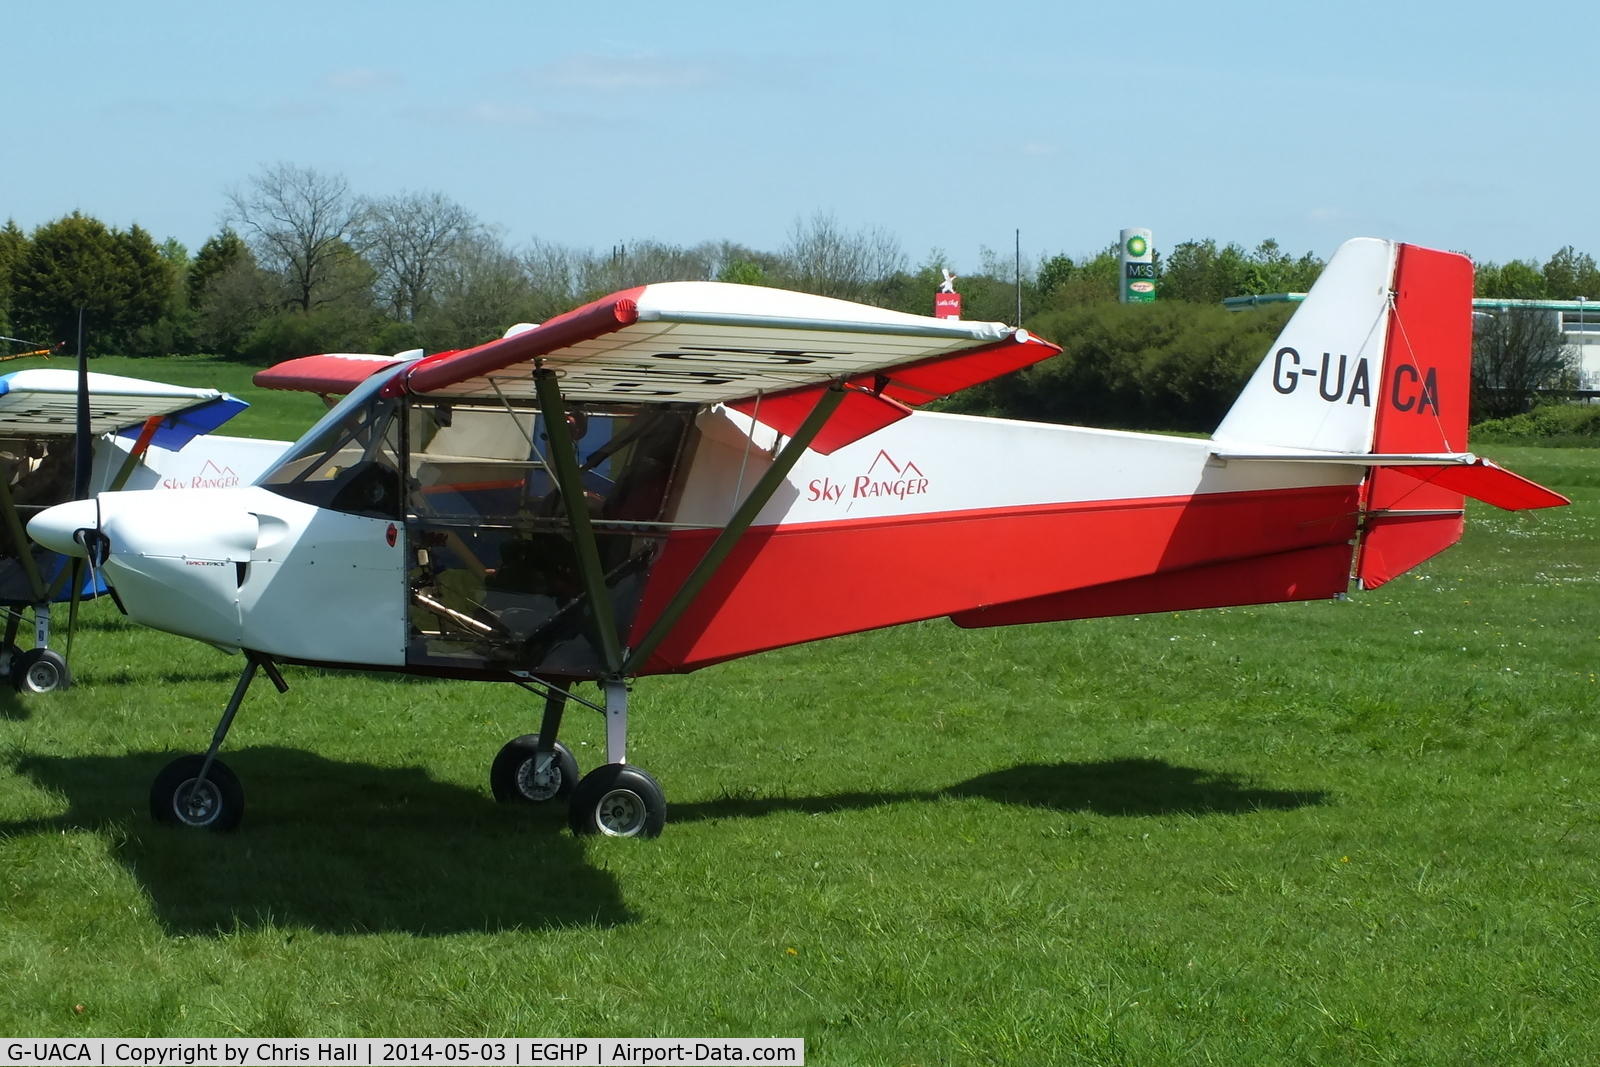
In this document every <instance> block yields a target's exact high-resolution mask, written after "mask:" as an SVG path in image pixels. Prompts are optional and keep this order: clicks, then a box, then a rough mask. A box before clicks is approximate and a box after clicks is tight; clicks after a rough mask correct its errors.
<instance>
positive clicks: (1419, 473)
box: [1390, 459, 1572, 511]
mask: <svg viewBox="0 0 1600 1067" xmlns="http://www.w3.org/2000/svg"><path fill="white" fill-rule="evenodd" d="M1390 469H1392V470H1396V471H1400V472H1401V473H1403V474H1407V475H1410V476H1411V477H1413V478H1416V479H1417V480H1419V481H1422V482H1426V483H1427V484H1429V485H1437V486H1439V487H1440V488H1441V489H1451V490H1454V491H1455V492H1457V493H1463V494H1465V495H1466V496H1470V497H1471V498H1472V499H1474V500H1481V501H1483V502H1484V503H1485V504H1493V505H1494V506H1495V507H1497V508H1504V509H1505V510H1507V511H1526V510H1528V509H1531V508H1559V507H1562V506H1563V505H1566V504H1570V503H1572V501H1570V500H1568V499H1567V498H1566V497H1564V496H1562V495H1561V494H1560V493H1557V492H1555V491H1553V490H1550V489H1546V488H1545V487H1544V486H1542V485H1540V484H1539V483H1537V482H1531V481H1529V480H1528V479H1526V478H1524V477H1523V476H1522V475H1520V474H1513V473H1512V472H1511V471H1508V470H1506V469H1505V468H1504V467H1501V466H1497V465H1496V464H1493V463H1490V462H1489V461H1488V460H1486V459H1479V460H1478V461H1477V462H1475V463H1472V464H1470V465H1467V466H1450V467H1422V466H1395V467H1392V468H1390Z"/></svg>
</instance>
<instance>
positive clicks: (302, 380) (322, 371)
mask: <svg viewBox="0 0 1600 1067" xmlns="http://www.w3.org/2000/svg"><path fill="white" fill-rule="evenodd" d="M393 366H394V364H393V363H392V362H390V361H388V360H385V359H380V358H374V359H351V358H350V357H348V356H301V357H300V358H299V359H290V360H285V361H284V362H282V363H279V364H277V365H275V366H272V367H268V368H267V369H266V370H263V371H257V372H256V373H255V376H254V377H253V378H251V379H250V380H251V381H252V382H254V383H255V384H256V385H258V386H260V387H261V388H263V389H293V390H297V391H300V392H306V393H323V394H339V393H348V392H349V391H350V390H352V389H354V388H355V387H356V386H358V385H360V384H361V383H362V382H364V381H366V380H367V379H368V378H370V377H372V375H374V374H376V373H378V372H379V371H381V370H383V369H384V368H386V367H389V368H392V367H393Z"/></svg>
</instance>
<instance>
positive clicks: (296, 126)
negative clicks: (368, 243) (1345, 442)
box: [0, 0, 1600, 269]
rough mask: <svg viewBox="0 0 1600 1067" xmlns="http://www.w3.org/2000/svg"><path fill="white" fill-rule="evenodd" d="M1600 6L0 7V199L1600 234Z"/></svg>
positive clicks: (148, 219) (1270, 230)
mask: <svg viewBox="0 0 1600 1067" xmlns="http://www.w3.org/2000/svg"><path fill="white" fill-rule="evenodd" d="M1597 29H1600V5H1597V4H1593V3H1587V4H1579V3H1539V2H1537V0H1535V2H1528V0H1524V2H1522V3H1519V4H1515V5H1512V4H1497V5H1489V4H1483V3H1475V2H1470V0H1460V2H1455V3H1408V2H1404V0H1395V2H1389V3H1367V2H1360V0H1357V2H1346V3H1292V4H1285V3H1274V4H1267V3H1259V4H1196V3H1192V2H1191V3H1167V2H1164V0H1144V2H1140V3H1125V4H1109V3H1104V2H1101V3H1093V4H1077V3H1068V2H1055V3H1049V2H1042V3H1006V2H996V0H989V2H984V3H980V4H970V5H964V6H954V5H944V6H936V5H932V4H927V3H916V4H912V3H903V4H902V3H871V2H867V0H856V2H854V3H833V2H828V0H813V2H808V3H806V4H803V5H801V4H786V3H775V2H767V3H751V2H749V0H745V2H740V3H728V4H721V3H701V4H688V3H680V4H662V3H653V4H647V3H602V2H588V3H583V4H578V3H570V2H569V3H563V4H540V3H490V2H478V3H474V2H471V0H456V2H452V3H449V4H443V3H433V4H422V3H411V2H403V0H389V2H385V3H381V4H378V3H360V2H354V0H350V2H341V3H327V2H325V0H324V2H318V3H299V2H289V0H280V2H275V3H271V4H260V3H244V2H240V3H227V4H217V3H205V4H199V3H195V4H185V3H163V2H160V0H144V2H141V3H139V4H112V3H77V2H66V0H52V2H51V3H48V4H42V3H34V4H25V3H21V2H19V0H7V2H4V3H0V42H4V43H5V45H6V51H7V53H8V59H9V60H10V62H8V64H7V68H8V73H7V77H6V79H5V80H4V83H3V84H0V150H3V151H4V153H5V156H6V162H5V166H4V168H3V170H0V216H10V217H12V218H14V219H15V220H16V221H17V222H18V223H19V224H20V225H22V226H23V227H24V228H26V229H32V228H33V227H34V226H37V225H39V224H40V223H43V222H46V221H49V220H51V219H53V218H57V217H59V216H61V215H63V214H66V213H68V212H70V211H74V210H77V211H82V212H85V213H87V214H91V215H95V216H97V217H99V218H101V219H104V220H105V221H106V222H108V223H111V224H113V225H116V226H119V227H125V226H127V225H130V224H133V223H138V224H139V225H142V226H144V227H145V228H146V229H148V230H150V231H151V232H152V233H153V234H154V235H155V237H156V239H157V240H161V239H163V238H166V237H169V236H170V237H176V238H177V239H178V240H180V241H182V242H184V243H185V244H186V245H188V246H189V248H190V249H191V250H193V249H196V248H198V246H199V245H200V243H201V242H203V241H204V240H205V239H206V237H207V236H208V235H210V234H212V233H214V232H216V230H217V229H218V228H219V225H220V223H221V219H222V216H223V212H224V209H225V207H226V194H227V192H228V190H230V189H233V188H238V187H240V186H242V184H243V183H244V182H245V181H246V180H247V179H248V178H249V176H250V175H251V174H252V173H254V172H256V171H257V170H259V169H260V168H261V167H263V166H266V165H271V164H274V163H278V162H289V163H294V164H297V165H300V166H309V167H313V168H316V169H318V170H323V171H329V172H337V173H341V174H343V175H345V176H346V177H347V178H348V179H349V181H350V183H351V186H352V188H353V189H354V190H355V191H357V192H359V193H363V194H368V195H374V196H377V195H385V194H390V193H397V192H401V191H421V190H437V191H440V192H442V193H444V194H446V195H447V196H449V197H451V198H453V199H455V200H457V201H459V202H460V203H461V204H463V205H464V206H465V207H467V208H468V209H470V210H471V211H472V212H474V213H475V214H476V215H477V216H478V217H479V218H480V219H482V220H483V221H484V222H486V223H489V224H491V225H494V226H496V227H498V228H499V229H500V230H501V232H502V233H503V235H504V237H505V238H506V240H507V241H508V242H510V243H511V244H513V245H519V246H520V245H525V244H526V243H527V242H529V241H530V240H532V239H533V238H535V237H537V238H540V239H543V240H547V241H556V242H561V243H564V244H571V245H578V246H583V247H593V248H601V249H609V248H610V247H611V246H612V245H614V244H616V243H618V242H627V241H633V240H639V239H643V238H650V239H655V240H661V241H668V242H673V243H679V244H691V243H695V242H698V241H702V240H722V239H726V240H732V241H737V242H740V243H743V244H747V245H750V246H753V247H756V248H765V249H776V248H778V247H780V246H781V245H782V244H783V243H784V241H785V239H786V236H787V234H788V233H789V232H790V230H791V229H792V228H793V227H794V225H795V223H796V220H797V219H799V218H801V217H809V216H811V215H813V214H815V213H817V212H824V213H831V214H833V215H834V216H835V217H836V218H837V220H838V221H839V222H840V223H841V224H843V225H845V226H846V227H848V228H851V229H855V228H864V227H881V228H882V229H884V230H887V231H889V232H890V233H893V234H894V235H896V236H897V237H898V238H899V240H900V241H901V243H902V245H903V247H904V248H905V250H906V252H907V254H908V256H909V258H910V260H911V261H912V262H913V263H921V262H924V261H927V260H928V259H929V258H930V257H931V256H933V255H934V253H935V252H936V251H937V252H938V253H940V255H939V256H938V258H939V259H940V260H941V261H942V262H944V263H949V264H952V265H954V266H956V267H958V268H961V269H970V268H972V267H973V266H975V265H976V264H977V263H978V261H979V258H980V255H981V251H980V250H981V249H983V248H985V247H987V248H990V249H994V250H996V251H997V252H1001V253H1003V254H1007V255H1009V253H1010V250H1011V247H1012V241H1013V234H1014V231H1015V230H1017V229H1019V228H1020V229H1021V231H1022V246H1023V250H1024V254H1025V255H1027V256H1029V257H1030V258H1031V259H1037V258H1038V257H1040V256H1042V255H1050V254H1054V253H1056V252H1067V253H1070V254H1074V255H1079V254H1083V253H1086V252H1090V251H1094V250H1097V249H1099V248H1103V247H1105V246H1106V245H1108V244H1110V243H1112V242H1113V241H1115V240H1116V237H1117V232H1118V231H1119V230H1120V229H1122V228H1123V227H1129V226H1146V227H1149V228H1151V229H1152V230H1153V231H1154V233H1155V244H1156V247H1157V248H1158V249H1163V248H1170V247H1171V246H1172V245H1174V244H1176V243H1177V242H1178V241H1182V240H1187V239H1192V238H1200V237H1213V238H1216V239H1218V240H1219V241H1224V242H1226V241H1238V242H1240V243H1242V244H1245V245H1254V244H1255V243H1256V242H1258V241H1260V240H1261V239H1263V238H1267V237H1272V238H1276V239H1277V240H1278V241H1279V242H1280V244H1282V245H1283V246H1284V247H1285V248H1286V249H1288V250H1289V251H1291V252H1293V253H1295V254H1299V253H1301V252H1304V251H1312V252H1315V253H1316V254H1318V255H1320V256H1323V257H1327V256H1328V255H1330V254H1331V253H1332V252H1333V250H1334V249H1335V248H1336V247H1337V246H1338V244H1339V243H1340V242H1341V241H1343V240H1345V239H1347V238H1349V237H1354V236H1374V237H1389V238H1397V239H1401V240H1406V241H1413V242H1417V243H1420V244H1425V245H1431V246H1434V247H1440V248H1449V249H1455V250H1460V251H1466V252H1469V253H1471V254H1472V255H1473V256H1474V257H1476V258H1478V259H1492V260H1505V259H1510V258H1535V259H1539V260H1541V261H1542V260H1543V259H1545V258H1547V257H1548V256H1549V255H1550V253H1551V252H1553V251H1554V250H1555V249H1557V248H1559V247H1561V246H1562V245H1566V244H1572V245H1576V246H1577V247H1578V248H1579V249H1585V250H1589V251H1591V252H1593V253H1595V254H1597V255H1600V204H1597V201H1596V197H1595V195H1594V188H1595V179H1596V176H1597V175H1600V138H1597V137H1595V136H1594V134H1593V132H1592V129H1591V124H1589V123H1587V122H1586V121H1585V119H1586V118H1587V117H1589V116H1591V115H1593V114H1594V106H1595V103H1596V98H1597V88H1596V86H1597V77H1596V75H1595V73H1594V71H1593V65H1592V62H1591V61H1590V60H1591V57H1590V55H1589V52H1590V49H1589V48H1588V45H1589V44H1591V43H1592V42H1593V40H1594V39H1595V32H1596V30H1597Z"/></svg>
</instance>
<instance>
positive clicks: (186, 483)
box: [161, 459, 239, 489]
mask: <svg viewBox="0 0 1600 1067" xmlns="http://www.w3.org/2000/svg"><path fill="white" fill-rule="evenodd" d="M238 484H239V476H238V475H237V474H235V473H234V472H233V468H232V467H219V466H217V465H216V464H215V463H213V462H211V461H210V460H209V459H208V460H206V465H205V466H204V467H201V468H200V473H199V474H196V475H195V476H193V477H192V478H163V479H161V488H163V489H232V488H233V487H234V486H236V485H238Z"/></svg>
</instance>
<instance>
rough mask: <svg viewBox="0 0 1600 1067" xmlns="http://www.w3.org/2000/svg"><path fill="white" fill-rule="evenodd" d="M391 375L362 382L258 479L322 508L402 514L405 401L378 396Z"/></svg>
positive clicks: (386, 515) (378, 514)
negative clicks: (401, 479)
mask: <svg viewBox="0 0 1600 1067" xmlns="http://www.w3.org/2000/svg"><path fill="white" fill-rule="evenodd" d="M390 377H391V375H387V374H376V375H373V376H372V377H371V378H369V379H367V380H366V381H365V382H363V383H362V384H361V385H360V387H358V388H357V389H356V390H355V391H354V392H352V393H351V394H350V395H349V396H347V397H345V398H344V400H342V401H340V402H339V404H338V405H337V406H335V407H334V409H333V410H332V411H330V412H328V414H327V415H325V416H323V418H322V420H321V421H320V422H318V423H317V424H316V425H315V426H313V427H312V428H311V429H310V430H309V431H308V432H307V433H306V435H305V436H304V437H302V438H301V439H300V440H299V441H298V442H296V443H295V445H294V446H293V447H292V448H290V449H289V451H288V452H286V453H285V454H284V457H283V458H282V459H281V460H279V461H278V464H277V465H276V466H275V467H273V468H272V469H271V470H269V471H268V472H267V473H266V474H264V475H262V476H261V479H260V480H259V481H258V482H257V483H256V484H257V485H259V486H261V487H262V488H263V489H270V490H271V491H272V492H274V493H278V494H279V495H281V496H286V497H289V498H291V499H293V500H300V501H303V502H305V503H307V504H314V505H316V506H317V507H322V508H330V509H332V510H334V511H345V512H350V513H352V514H356V515H371V516H373V517H374V518H385V519H397V518H400V517H401V515H402V511H401V499H402V496H401V490H400V458H399V457H400V419H399V417H398V415H399V412H400V408H401V404H400V401H399V400H397V399H384V398H382V397H379V396H378V395H377V393H378V391H379V390H380V389H381V388H382V387H383V385H384V383H385V382H387V381H388V380H389V379H390Z"/></svg>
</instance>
